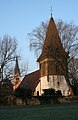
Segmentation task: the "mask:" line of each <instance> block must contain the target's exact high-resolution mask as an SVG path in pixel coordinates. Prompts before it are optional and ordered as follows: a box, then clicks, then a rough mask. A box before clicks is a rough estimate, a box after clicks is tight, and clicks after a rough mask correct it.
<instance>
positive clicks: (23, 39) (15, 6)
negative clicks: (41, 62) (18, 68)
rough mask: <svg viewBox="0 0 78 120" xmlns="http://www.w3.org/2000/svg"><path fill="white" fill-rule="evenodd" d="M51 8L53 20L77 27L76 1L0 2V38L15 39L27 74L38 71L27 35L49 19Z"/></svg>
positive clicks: (77, 0)
mask: <svg viewBox="0 0 78 120" xmlns="http://www.w3.org/2000/svg"><path fill="white" fill-rule="evenodd" d="M51 6H52V8H53V17H54V19H62V20H63V21H66V22H71V21H73V22H74V24H76V25H78V0H0V37H3V35H4V34H8V35H10V36H15V37H16V39H17V42H18V51H20V53H21V55H22V61H23V62H26V61H28V72H31V71H34V70H36V69H38V65H37V63H36V57H35V55H34V53H33V52H30V49H29V40H28V37H27V34H28V33H30V32H32V30H33V29H34V28H36V27H38V26H39V25H40V23H41V22H42V21H47V20H48V19H49V18H50V14H51V13H50V7H51Z"/></svg>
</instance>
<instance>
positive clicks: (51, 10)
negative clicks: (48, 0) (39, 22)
mask: <svg viewBox="0 0 78 120" xmlns="http://www.w3.org/2000/svg"><path fill="white" fill-rule="evenodd" d="M50 12H51V17H52V12H53V9H52V6H51V8H50Z"/></svg>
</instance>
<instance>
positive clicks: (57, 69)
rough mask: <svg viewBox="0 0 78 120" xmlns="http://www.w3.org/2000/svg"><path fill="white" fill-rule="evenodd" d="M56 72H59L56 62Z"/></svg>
mask: <svg viewBox="0 0 78 120" xmlns="http://www.w3.org/2000/svg"><path fill="white" fill-rule="evenodd" d="M56 73H57V74H58V73H59V65H58V64H56Z"/></svg>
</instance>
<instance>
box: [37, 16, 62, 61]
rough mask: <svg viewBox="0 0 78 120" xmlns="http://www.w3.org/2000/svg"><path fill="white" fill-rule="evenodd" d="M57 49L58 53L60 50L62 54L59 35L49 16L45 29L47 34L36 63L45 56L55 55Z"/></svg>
mask: <svg viewBox="0 0 78 120" xmlns="http://www.w3.org/2000/svg"><path fill="white" fill-rule="evenodd" d="M57 48H59V49H60V51H61V50H62V51H63V52H64V50H63V46H62V43H61V39H60V37H59V33H58V30H57V28H56V24H55V22H54V19H53V17H52V16H51V18H50V20H49V24H48V28H47V33H46V38H45V41H44V45H43V50H42V54H41V55H40V57H39V59H38V60H37V61H40V60H41V59H43V58H45V57H46V56H53V55H52V54H55V50H56V49H57Z"/></svg>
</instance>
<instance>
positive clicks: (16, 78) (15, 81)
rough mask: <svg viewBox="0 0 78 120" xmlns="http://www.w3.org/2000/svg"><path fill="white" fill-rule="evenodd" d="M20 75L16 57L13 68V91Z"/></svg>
mask: <svg viewBox="0 0 78 120" xmlns="http://www.w3.org/2000/svg"><path fill="white" fill-rule="evenodd" d="M20 82H21V77H20V69H19V64H18V58H17V57H16V63H15V68H14V81H13V90H14V91H15V90H16V89H17V88H18V86H19V85H20Z"/></svg>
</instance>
